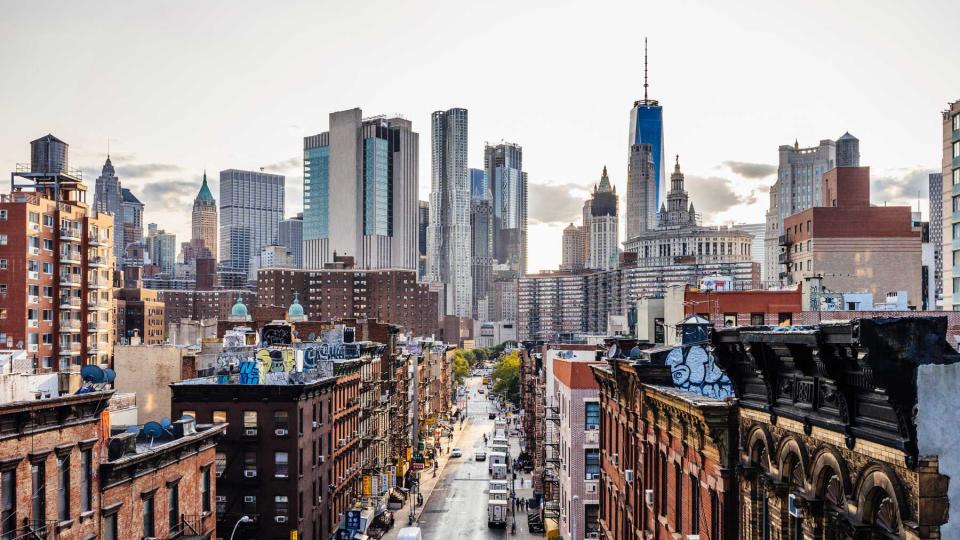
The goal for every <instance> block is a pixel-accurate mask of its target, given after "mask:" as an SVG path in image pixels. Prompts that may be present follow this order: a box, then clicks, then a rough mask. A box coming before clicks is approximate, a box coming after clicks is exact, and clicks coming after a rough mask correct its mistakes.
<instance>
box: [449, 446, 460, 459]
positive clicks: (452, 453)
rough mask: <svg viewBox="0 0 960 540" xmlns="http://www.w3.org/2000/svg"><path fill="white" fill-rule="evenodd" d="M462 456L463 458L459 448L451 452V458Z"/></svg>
mask: <svg viewBox="0 0 960 540" xmlns="http://www.w3.org/2000/svg"><path fill="white" fill-rule="evenodd" d="M462 456H463V453H462V452H461V451H460V449H459V448H454V449H453V450H452V451H451V452H450V457H462Z"/></svg>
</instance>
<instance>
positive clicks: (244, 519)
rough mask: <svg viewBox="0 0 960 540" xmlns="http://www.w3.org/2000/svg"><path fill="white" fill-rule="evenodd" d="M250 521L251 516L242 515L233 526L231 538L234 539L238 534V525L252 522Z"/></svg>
mask: <svg viewBox="0 0 960 540" xmlns="http://www.w3.org/2000/svg"><path fill="white" fill-rule="evenodd" d="M250 521H251V520H250V516H240V519H238V520H237V523H236V524H234V526H233V532H231V533H230V540H233V535H235V534H237V527H239V526H240V524H241V523H250Z"/></svg>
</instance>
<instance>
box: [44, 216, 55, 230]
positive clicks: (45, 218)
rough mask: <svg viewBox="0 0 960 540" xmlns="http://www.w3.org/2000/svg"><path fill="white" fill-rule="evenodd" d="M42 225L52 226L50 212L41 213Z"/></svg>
mask: <svg viewBox="0 0 960 540" xmlns="http://www.w3.org/2000/svg"><path fill="white" fill-rule="evenodd" d="M43 226H44V227H53V216H51V215H50V214H44V215H43Z"/></svg>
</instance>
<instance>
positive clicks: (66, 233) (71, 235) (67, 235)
mask: <svg viewBox="0 0 960 540" xmlns="http://www.w3.org/2000/svg"><path fill="white" fill-rule="evenodd" d="M60 240H66V241H73V242H76V241H78V240H80V231H79V230H77V229H73V228H70V227H63V228H61V229H60Z"/></svg>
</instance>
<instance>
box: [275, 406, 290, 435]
mask: <svg viewBox="0 0 960 540" xmlns="http://www.w3.org/2000/svg"><path fill="white" fill-rule="evenodd" d="M273 429H274V430H275V431H276V430H280V429H282V430H285V431H287V430H289V429H290V416H289V414H287V411H273Z"/></svg>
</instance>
